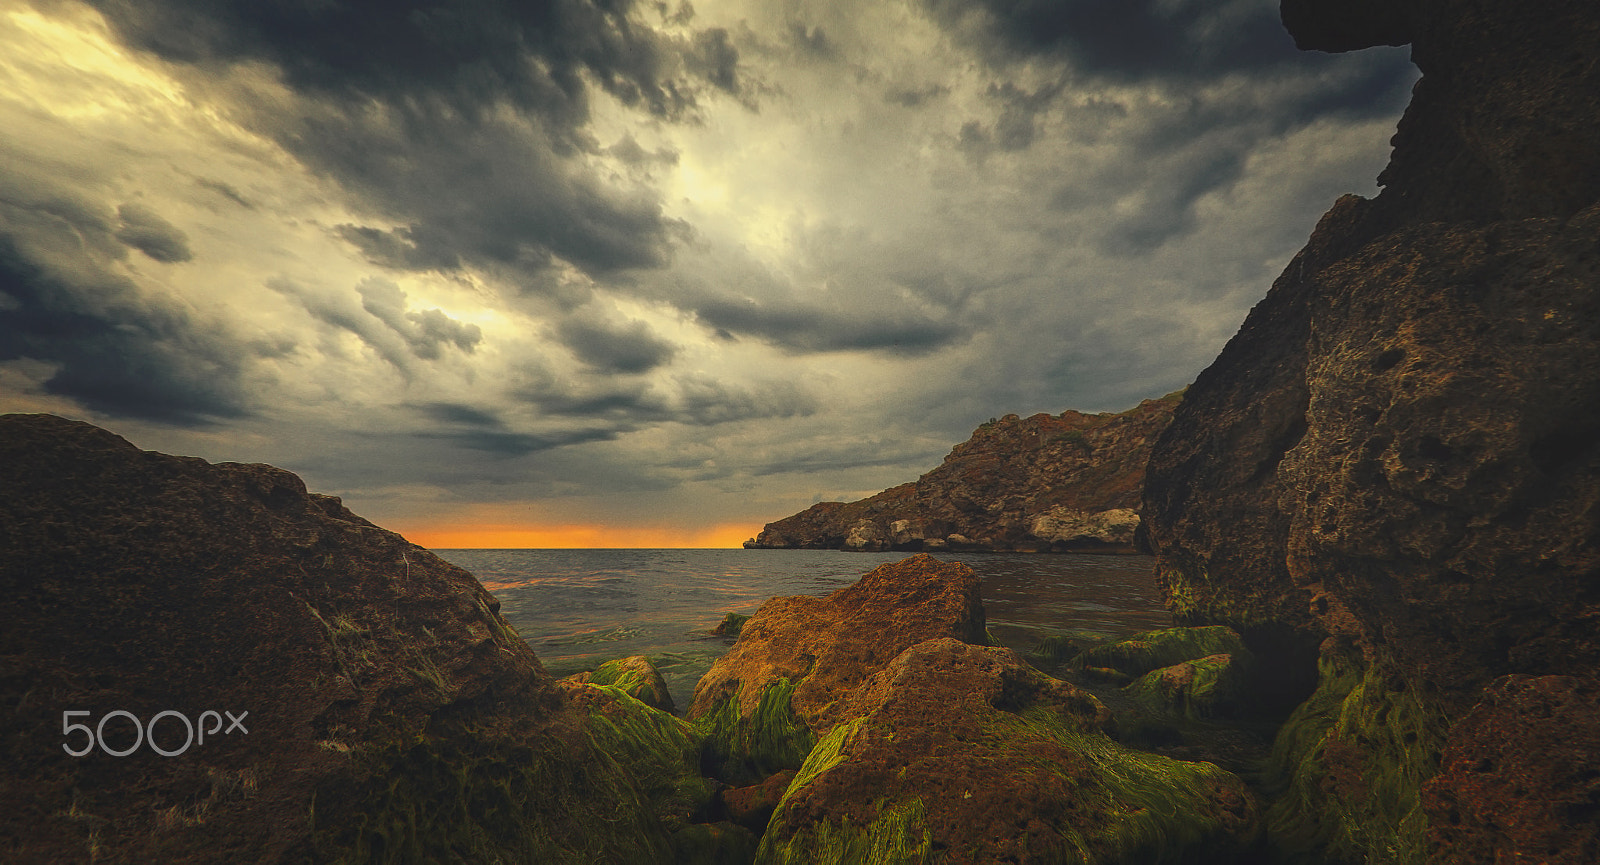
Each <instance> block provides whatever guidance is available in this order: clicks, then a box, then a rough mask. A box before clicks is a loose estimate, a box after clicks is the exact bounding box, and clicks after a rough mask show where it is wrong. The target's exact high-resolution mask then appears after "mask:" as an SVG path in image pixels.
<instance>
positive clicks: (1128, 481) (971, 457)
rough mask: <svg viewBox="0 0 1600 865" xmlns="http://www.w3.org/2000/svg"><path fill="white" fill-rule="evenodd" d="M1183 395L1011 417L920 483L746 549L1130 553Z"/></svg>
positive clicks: (774, 526)
mask: <svg viewBox="0 0 1600 865" xmlns="http://www.w3.org/2000/svg"><path fill="white" fill-rule="evenodd" d="M1177 400H1178V395H1177V394H1173V395H1169V396H1167V397H1163V398H1162V399H1158V400H1145V401H1144V402H1142V403H1140V404H1139V405H1138V406H1137V407H1135V408H1132V409H1129V410H1128V411H1125V412H1121V413H1118V414H1111V413H1104V414H1097V415H1089V414H1082V413H1080V412H1075V411H1066V412H1062V413H1061V414H1060V415H1049V414H1036V415H1034V416H1032V417H1029V418H1020V417H1018V416H1016V415H1006V416H1005V417H1004V418H1001V419H999V420H997V421H993V422H991V423H986V424H984V425H983V426H981V427H979V428H978V429H977V430H976V431H975V432H973V434H972V438H970V439H968V440H967V441H966V442H963V443H962V444H959V445H956V446H955V448H954V449H952V450H951V451H950V454H949V456H946V457H945V459H944V463H943V465H940V466H939V467H938V468H936V469H934V470H933V471H931V472H928V473H927V474H925V475H923V476H922V477H921V478H919V479H918V480H916V481H915V482H913V483H907V484H901V485H900V486H897V487H892V488H890V489H887V490H884V491H883V492H881V493H878V494H877V495H875V496H871V497H869V498H865V499H862V500H860V501H857V502H849V503H845V502H822V503H820V504H816V505H812V506H811V507H810V508H808V509H806V510H804V511H801V512H800V513H798V514H795V515H794V516H791V517H787V518H785V519H782V520H779V521H777V522H774V523H769V524H768V525H767V526H766V527H765V528H763V529H762V530H761V534H760V535H758V536H757V537H756V538H755V540H754V541H752V542H750V543H748V544H746V546H750V547H784V548H789V547H803V548H810V549H854V550H923V549H956V550H1025V551H1056V552H1061V551H1070V550H1088V551H1131V550H1132V549H1133V530H1134V528H1135V527H1136V526H1137V525H1138V517H1137V515H1136V514H1135V513H1133V511H1134V510H1135V509H1137V508H1138V507H1139V496H1140V489H1141V484H1142V483H1143V480H1144V466H1145V461H1146V459H1147V457H1148V456H1149V452H1150V446H1151V444H1152V443H1153V442H1154V440H1155V436H1156V435H1157V433H1159V432H1160V431H1161V429H1162V428H1163V427H1164V426H1165V425H1166V424H1167V421H1168V420H1169V418H1170V417H1171V415H1172V410H1173V406H1174V405H1175V404H1176V403H1177ZM952 536H954V537H952Z"/></svg>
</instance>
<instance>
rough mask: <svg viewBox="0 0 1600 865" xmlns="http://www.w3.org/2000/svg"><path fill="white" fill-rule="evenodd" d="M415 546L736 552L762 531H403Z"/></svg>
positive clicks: (498, 527)
mask: <svg viewBox="0 0 1600 865" xmlns="http://www.w3.org/2000/svg"><path fill="white" fill-rule="evenodd" d="M398 531H399V532H400V534H402V535H404V536H405V537H406V540H409V541H411V542H412V543H414V544H419V545H421V546H424V547H428V548H430V549H436V550H458V549H716V548H730V547H732V548H736V547H738V546H740V545H741V544H743V543H744V541H745V540H746V539H747V538H751V537H754V536H755V534H756V533H757V532H758V531H760V527H759V526H754V527H752V526H750V525H746V524H744V523H728V524H723V525H713V526H699V527H680V526H607V525H597V524H579V525H505V524H477V525H462V524H438V525H425V524H424V525H417V526H411V527H402V528H399V529H398Z"/></svg>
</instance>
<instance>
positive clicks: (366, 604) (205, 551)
mask: <svg viewBox="0 0 1600 865" xmlns="http://www.w3.org/2000/svg"><path fill="white" fill-rule="evenodd" d="M498 607H499V604H498V602H497V601H496V600H495V599H494V598H493V597H492V596H491V595H489V593H488V592H486V591H485V590H484V589H483V587H482V586H481V585H480V584H479V582H478V581H477V580H476V579H475V578H474V577H473V576H472V575H471V574H469V573H467V572H466V571H463V570H461V569H460V568H457V567H454V566H452V565H450V564H448V563H446V562H444V561H442V560H440V559H439V558H437V557H435V556H434V555H432V554H431V553H429V552H427V551H426V550H423V549H421V548H419V547H417V546H415V545H413V544H410V543H408V542H407V541H406V540H405V539H404V538H402V537H400V536H399V535H397V534H394V533H393V532H388V531H384V530H383V529H380V528H378V527H377V526H374V525H373V524H372V523H369V522H367V521H366V520H364V519H361V518H360V517H358V516H356V515H355V514H352V513H351V512H350V511H349V510H347V509H345V508H344V507H343V506H342V505H341V504H340V502H339V500H338V499H336V498H332V497H328V496H319V495H314V494H308V493H307V492H306V490H305V486H304V485H303V484H302V483H301V482H300V479H299V478H297V477H295V476H294V475H292V474H290V473H289V472H286V471H282V470H280V469H276V468H272V467H271V466H265V465H237V464H229V463H224V464H220V465H211V464H209V463H207V462H205V461H203V460H199V459H192V458H184V457H173V456H167V455H164V454H158V453H151V452H145V451H141V450H138V449H137V448H135V447H133V446H132V445H130V444H129V443H128V442H126V441H124V440H122V439H121V438H118V437H117V436H115V435H112V434H111V433H109V432H106V431H104V430H101V429H98V428H96V427H93V426H90V425H89V424H85V423H78V422H74V421H68V420H63V419H61V418H58V417H52V416H49V415H6V416H0V622H4V627H0V704H3V705H4V706H5V707H6V709H5V711H4V712H3V713H0V762H3V764H4V765H5V767H6V769H5V771H4V773H0V851H3V852H0V858H5V859H6V860H7V861H18V862H22V861H61V862H70V861H91V860H92V861H101V862H130V863H131V862H167V863H170V862H218V861H230V862H232V861H237V862H312V861H317V862H332V861H402V860H404V861H447V860H460V859H467V860H473V861H494V860H502V861H510V860H523V861H556V862H594V861H639V862H652V861H655V862H667V861H673V859H674V858H675V857H676V856H677V854H678V851H679V848H680V847H682V846H683V845H682V844H681V843H679V838H678V834H679V833H675V832H674V831H673V829H674V828H678V827H682V826H683V825H684V824H685V823H686V821H687V820H688V818H689V816H690V812H691V811H693V810H695V809H697V808H701V807H703V806H702V804H697V803H704V802H708V801H709V798H710V792H711V791H710V789H709V787H705V786H704V785H705V783H706V782H704V781H703V779H700V778H699V775H698V771H697V769H698V766H697V761H698V753H699V740H698V737H697V734H693V733H692V731H690V730H688V728H686V727H684V726H682V724H681V722H677V721H676V720H675V719H672V718H671V717H670V716H667V715H664V714H662V713H654V714H652V713H653V710H650V709H648V708H646V707H644V706H642V705H641V704H639V703H637V702H636V701H633V700H632V699H631V698H628V697H625V696H622V695H621V694H620V692H616V693H613V692H611V691H608V690H605V689H600V688H594V687H589V686H577V685H573V686H566V687H565V688H564V687H562V686H559V685H557V683H555V682H553V681H552V680H551V678H550V677H549V676H548V675H547V674H546V673H545V671H544V670H543V668H542V667H541V666H540V664H539V661H538V659H537V658H535V657H534V654H533V652H532V651H531V650H530V649H529V648H528V646H527V644H526V643H525V642H524V641H523V640H522V639H521V638H520V637H518V636H517V634H516V633H515V632H514V631H513V630H512V629H511V628H510V626H509V625H507V624H506V622H505V620H504V619H502V618H501V617H500V615H499V614H498V612H497V609H498ZM572 688H578V689H580V692H576V695H575V692H573V691H572V690H571V689H572ZM208 711H211V712H217V713H219V714H222V713H226V714H228V715H231V716H237V717H239V718H241V719H242V722H243V723H242V724H241V726H240V728H239V729H232V730H223V731H221V732H217V731H216V730H211V731H210V732H208V734H207V735H206V737H205V739H204V741H203V742H199V741H194V742H193V743H192V744H187V745H186V744H185V743H186V740H187V732H186V727H185V719H187V722H188V723H194V724H196V725H197V726H198V727H199V729H200V730H208V728H210V727H211V724H210V722H209V721H208V720H204V713H206V712H208ZM118 712H124V713H129V714H131V716H132V717H131V718H130V717H129V716H128V715H118V714H114V713H118ZM67 713H83V714H67ZM162 713H179V714H181V715H182V716H183V718H182V719H180V718H178V717H177V716H175V715H172V714H167V715H165V716H163V717H162V719H161V720H160V721H159V722H158V723H157V722H156V721H155V719H157V717H158V716H159V715H162ZM108 719H109V720H108ZM134 719H137V720H138V722H139V727H138V728H136V726H135V721H134ZM64 720H65V722H66V723H79V724H82V725H83V726H84V727H85V728H86V729H72V730H68V731H67V732H63V723H64ZM230 726H231V725H230ZM141 728H142V730H143V741H142V742H141V741H140V740H139V738H138V737H139V735H140V734H139V732H138V730H139V729H141ZM91 731H92V733H91ZM91 735H92V736H93V739H91ZM64 747H65V748H66V749H69V750H70V751H83V752H85V753H84V754H83V756H71V755H70V754H69V753H68V752H67V751H66V750H64ZM158 747H159V749H160V752H166V753H168V754H171V756H163V755H162V753H160V752H158V750H157V748H158ZM124 751H126V752H127V754H126V756H121V757H118V756H113V754H114V753H120V752H124ZM615 753H626V754H628V755H629V756H628V759H626V760H619V759H618V758H617V757H615V756H612V754H615ZM697 785H699V786H698V787H697Z"/></svg>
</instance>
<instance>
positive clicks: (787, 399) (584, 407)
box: [516, 375, 819, 432]
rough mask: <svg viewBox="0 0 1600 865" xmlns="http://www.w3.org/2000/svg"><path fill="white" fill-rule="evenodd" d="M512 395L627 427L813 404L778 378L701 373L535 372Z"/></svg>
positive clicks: (811, 408)
mask: <svg viewBox="0 0 1600 865" xmlns="http://www.w3.org/2000/svg"><path fill="white" fill-rule="evenodd" d="M516 396H517V397H518V398H519V399H520V400H523V401H524V402H525V403H527V404H529V405H532V406H534V407H536V408H537V409H538V410H539V413H540V415H542V416H544V417H546V418H554V419H563V420H567V421H571V420H604V421H606V422H608V423H609V424H610V425H611V428H612V429H615V430H617V431H619V432H631V431H634V430H637V429H642V428H644V427H647V426H652V425H656V424H662V423H679V424H685V425H688V426H716V425H718V424H725V423H733V422H736V421H744V420H755V419H762V418H792V417H801V416H805V415H809V414H812V413H814V412H816V411H817V410H818V408H819V405H818V402H817V399H816V397H815V396H814V395H813V394H811V393H810V392H809V391H807V390H806V389H805V388H803V387H801V386H799V385H797V384H795V383H793V382H784V381H768V382H758V383H755V384H753V385H751V386H745V385H739V384H732V383H727V382H722V381H717V380H715V379H711V378H708V377H706V376H702V375H687V376H675V377H673V378H671V379H668V380H664V381H662V382H659V383H657V384H655V385H651V384H646V383H643V382H632V383H625V382H617V381H605V382H601V383H594V382H585V381H574V380H565V379H556V378H554V377H552V376H549V375H543V376H540V377H539V378H538V379H537V380H536V381H535V382H534V383H532V384H530V385H527V386H525V387H523V388H521V389H519V390H518V392H517V394H516Z"/></svg>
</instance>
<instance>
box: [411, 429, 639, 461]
mask: <svg viewBox="0 0 1600 865" xmlns="http://www.w3.org/2000/svg"><path fill="white" fill-rule="evenodd" d="M414 435H415V436H416V437H417V438H419V439H430V440H434V441H444V442H448V443H450V444H453V445H455V446H456V447H461V448H466V449H468V450H474V451H482V452H484V453H489V454H494V455H496V456H503V457H521V456H527V455H528V454H532V453H538V452H540V451H550V450H555V449H556V448H561V447H566V446H568V445H577V444H586V443H588V442H597V441H610V440H612V439H615V438H616V437H617V436H619V435H621V431H619V430H614V429H580V430H562V431H556V432H545V433H520V432H510V431H505V430H454V431H445V432H418V433H415V434H414Z"/></svg>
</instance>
